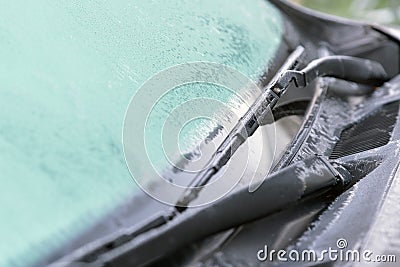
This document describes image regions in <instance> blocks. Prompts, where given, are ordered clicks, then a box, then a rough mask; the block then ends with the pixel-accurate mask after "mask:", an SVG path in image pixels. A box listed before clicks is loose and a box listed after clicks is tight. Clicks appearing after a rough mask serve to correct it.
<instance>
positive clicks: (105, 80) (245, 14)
mask: <svg viewBox="0 0 400 267" xmlns="http://www.w3.org/2000/svg"><path fill="white" fill-rule="evenodd" d="M280 19H281V18H280V15H279V13H278V11H277V10H275V9H274V8H273V7H272V6H271V5H270V4H268V3H267V2H266V1H263V0H252V1H251V0H249V1H242V0H219V1H213V0H202V1H192V0H191V1H180V0H176V1H175V0H174V1H161V0H157V1H127V0H115V1H86V0H60V1H50V0H40V1H22V0H13V1H4V0H3V1H0V108H1V112H0V172H1V174H0V181H1V187H0V218H1V221H0V236H1V242H0V266H26V265H28V264H30V263H32V262H34V261H36V260H37V259H39V258H40V257H42V256H43V255H45V254H46V253H49V252H50V251H51V250H52V249H54V248H57V247H58V246H60V245H61V244H62V243H63V242H65V241H66V240H68V239H70V238H71V237H73V236H74V235H76V234H77V233H79V231H82V230H84V229H85V228H86V227H90V225H91V224H93V223H94V222H95V221H96V219H98V218H100V217H101V216H102V215H104V214H105V213H106V212H107V211H109V210H110V209H111V208H112V207H115V206H116V205H117V204H118V203H120V202H121V201H123V200H124V198H125V197H126V196H127V194H130V193H132V192H133V191H135V190H138V189H137V187H136V186H135V184H134V182H133V180H132V178H131V177H130V174H129V172H128V170H127V168H126V166H125V162H124V157H123V153H122V144H121V134H122V124H123V119H124V113H125V109H126V107H127V105H128V104H129V101H130V98H131V97H132V95H133V94H134V92H135V91H136V90H137V88H138V87H139V86H140V85H141V84H142V83H144V82H145V81H146V80H147V79H149V78H150V77H151V76H152V75H154V74H155V73H157V72H159V71H161V70H163V69H164V68H167V67H170V66H173V65H176V64H181V63H185V62H188V61H212V62H217V63H221V64H226V65H229V66H231V67H233V68H235V69H237V70H238V71H240V72H242V73H244V74H246V75H248V76H250V77H252V78H253V79H257V77H258V76H259V75H260V74H261V72H262V71H263V70H264V69H265V67H266V65H267V64H268V61H269V60H270V59H271V58H272V56H273V54H274V53H275V51H276V49H277V47H278V46H279V43H280V36H281V31H282V29H281V27H282V26H281V21H280ZM216 97H218V96H216ZM225 98H226V96H221V99H225ZM171 101H173V99H172V100H171ZM185 132H188V133H191V132H193V131H191V130H190V129H186V130H185ZM191 134H193V133H191Z"/></svg>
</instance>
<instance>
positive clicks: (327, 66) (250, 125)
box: [175, 46, 388, 212]
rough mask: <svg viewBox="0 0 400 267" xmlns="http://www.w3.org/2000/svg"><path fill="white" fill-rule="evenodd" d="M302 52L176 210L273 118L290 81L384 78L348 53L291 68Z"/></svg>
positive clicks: (378, 68) (375, 82) (374, 65)
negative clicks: (325, 78) (347, 54)
mask: <svg viewBox="0 0 400 267" xmlns="http://www.w3.org/2000/svg"><path fill="white" fill-rule="evenodd" d="M303 54H304V48H303V47H301V46H299V47H297V49H296V50H295V51H294V52H293V53H292V54H291V56H290V57H289V58H288V61H287V62H286V64H285V65H284V67H283V68H282V69H281V71H280V75H279V76H278V78H277V79H274V80H273V81H272V82H271V83H269V84H268V85H267V87H266V90H264V92H263V93H262V94H261V95H260V96H259V97H258V98H257V99H256V101H255V103H254V104H253V105H252V106H251V107H250V108H249V110H248V111H247V112H246V114H245V115H244V116H243V117H242V118H241V119H240V120H239V122H238V123H237V124H236V126H235V127H234V128H233V130H232V131H231V132H230V133H229V135H228V136H227V137H226V138H225V140H224V141H223V142H222V144H221V145H220V146H219V147H218V149H217V151H216V152H215V153H214V155H213V157H212V159H213V160H212V162H211V163H210V164H209V167H208V168H206V169H205V170H203V171H202V172H200V173H199V174H198V175H197V176H196V177H195V179H193V181H192V182H191V183H190V185H189V188H188V189H187V190H186V191H185V192H184V194H183V195H182V197H181V198H180V199H179V200H178V202H177V203H176V205H175V208H176V210H177V211H178V212H182V211H184V210H186V209H187V207H188V205H189V203H190V202H192V201H193V200H195V199H196V198H197V197H198V195H199V193H200V191H201V190H202V189H203V187H204V186H205V185H206V184H207V183H208V182H209V181H210V180H211V178H212V177H213V176H214V175H216V174H217V172H218V171H219V170H220V169H221V168H222V167H223V166H225V165H226V164H227V162H228V161H229V160H230V158H231V157H232V156H233V154H234V153H235V152H236V151H237V149H238V148H239V147H240V146H241V145H242V144H243V143H244V142H245V141H246V140H247V138H249V137H250V136H252V135H253V134H254V132H255V131H256V130H257V129H258V127H259V126H262V125H265V124H268V123H270V122H271V120H272V119H273V118H272V116H271V114H272V113H271V110H272V109H273V108H274V107H275V105H276V103H277V102H278V100H279V99H280V98H281V97H282V96H283V94H284V93H285V92H286V90H287V88H288V87H289V85H290V84H291V82H292V81H293V82H294V84H295V86H296V87H306V86H307V85H309V84H310V83H311V82H312V81H314V80H315V79H316V78H317V77H333V78H339V79H343V80H346V81H351V82H356V83H361V84H364V85H371V86H379V85H381V84H382V83H383V82H384V81H386V80H387V79H388V76H387V74H386V72H385V70H384V68H383V67H382V65H381V64H380V63H378V62H376V61H371V60H368V59H362V58H355V57H349V56H327V57H323V58H320V59H316V60H314V61H312V62H311V63H310V64H308V65H307V67H305V68H304V69H303V70H301V71H298V70H295V69H294V68H296V67H298V65H299V64H298V63H299V59H300V58H301V56H302V55H303Z"/></svg>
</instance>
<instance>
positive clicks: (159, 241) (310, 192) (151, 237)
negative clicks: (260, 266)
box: [61, 156, 375, 266]
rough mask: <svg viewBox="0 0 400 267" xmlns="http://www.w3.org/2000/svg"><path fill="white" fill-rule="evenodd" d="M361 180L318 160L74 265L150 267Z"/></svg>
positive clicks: (79, 259)
mask: <svg viewBox="0 0 400 267" xmlns="http://www.w3.org/2000/svg"><path fill="white" fill-rule="evenodd" d="M371 162H372V161H371ZM374 164H375V161H374ZM360 178H361V177H359V176H358V177H357V176H353V175H351V174H350V172H349V171H348V170H347V169H346V168H345V167H343V165H341V164H339V163H335V162H329V161H328V160H326V159H325V158H322V157H320V156H314V157H312V158H309V159H306V160H304V161H299V162H296V163H294V164H292V165H290V166H288V167H286V168H284V169H282V170H280V171H278V172H276V173H274V174H273V175H271V176H269V177H268V179H267V180H265V182H264V183H263V184H262V185H261V186H260V188H259V189H258V190H257V191H255V192H253V193H249V192H248V190H247V189H246V188H242V189H241V190H238V191H236V192H234V193H232V194H230V195H228V196H226V197H225V198H222V199H220V200H218V201H216V202H214V203H212V204H210V205H209V206H207V207H204V208H202V209H196V210H193V211H190V212H189V211H188V212H185V213H184V214H181V215H180V216H176V217H175V218H174V219H173V220H172V221H170V222H169V223H168V224H165V225H163V226H161V227H159V228H157V230H153V231H148V232H146V233H144V234H143V235H141V236H138V237H136V238H135V239H131V240H130V241H128V242H125V244H120V246H119V247H116V248H115V249H112V248H111V249H109V250H106V249H105V250H97V252H95V253H92V254H91V255H85V256H84V257H82V256H81V257H77V258H75V259H73V261H72V262H75V263H76V262H86V263H91V264H93V266H144V265H146V264H148V263H150V262H152V261H154V260H157V259H158V258H160V257H162V256H165V255H168V254H169V253H171V252H173V251H175V250H176V249H178V248H181V247H184V246H185V245H187V244H190V243H192V242H195V241H197V240H201V239H203V238H206V237H208V236H211V235H213V234H216V233H219V232H222V231H225V230H228V229H231V228H234V227H237V226H239V225H243V224H245V223H249V222H251V221H254V220H257V219H260V218H263V217H265V216H268V215H270V214H273V213H275V212H278V211H280V210H282V209H284V208H287V207H289V206H291V205H295V204H296V203H298V202H299V201H301V200H304V199H305V198H307V199H310V198H313V197H318V196H321V195H322V194H324V193H327V192H328V191H329V192H335V194H339V193H340V192H342V191H343V190H345V189H347V188H348V187H349V186H351V185H352V184H354V183H355V182H356V181H357V180H359V179H360ZM249 207H251V208H249ZM117 243H118V242H117ZM88 256H90V257H88ZM70 263H71V262H70ZM61 266H64V265H61ZM66 266H70V265H68V264H67V265H66Z"/></svg>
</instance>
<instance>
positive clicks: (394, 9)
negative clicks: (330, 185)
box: [291, 0, 400, 26]
mask: <svg viewBox="0 0 400 267" xmlns="http://www.w3.org/2000/svg"><path fill="white" fill-rule="evenodd" d="M291 1H292V2H295V3H298V4H301V5H303V6H305V7H308V8H312V9H315V10H318V11H320V12H324V13H330V14H333V15H337V16H342V17H347V18H351V19H358V20H362V21H366V22H370V23H379V24H388V25H393V26H398V25H400V1H399V0H335V1H332V0H291Z"/></svg>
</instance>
